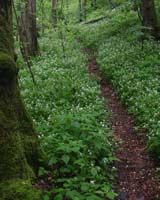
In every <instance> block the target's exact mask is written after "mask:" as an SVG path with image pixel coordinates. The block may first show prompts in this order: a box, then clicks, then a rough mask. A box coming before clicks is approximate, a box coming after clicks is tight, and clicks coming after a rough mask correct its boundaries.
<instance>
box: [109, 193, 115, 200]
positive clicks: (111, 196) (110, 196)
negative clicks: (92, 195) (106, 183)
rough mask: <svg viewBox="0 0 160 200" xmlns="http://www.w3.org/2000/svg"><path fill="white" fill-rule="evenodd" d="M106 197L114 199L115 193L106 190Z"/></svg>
mask: <svg viewBox="0 0 160 200" xmlns="http://www.w3.org/2000/svg"><path fill="white" fill-rule="evenodd" d="M107 197H108V198H109V199H111V200H114V199H115V197H116V194H115V193H114V192H111V191H110V192H108V193H107Z"/></svg>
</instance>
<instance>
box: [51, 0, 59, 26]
mask: <svg viewBox="0 0 160 200" xmlns="http://www.w3.org/2000/svg"><path fill="white" fill-rule="evenodd" d="M52 19H53V25H54V26H55V27H56V26H57V21H58V13H57V0H52Z"/></svg>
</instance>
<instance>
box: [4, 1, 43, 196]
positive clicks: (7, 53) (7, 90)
mask: <svg viewBox="0 0 160 200" xmlns="http://www.w3.org/2000/svg"><path fill="white" fill-rule="evenodd" d="M17 76H18V68H17V66H16V63H15V61H14V42H13V35H12V0H0V196H1V197H0V198H1V200H22V199H23V200H39V199H40V196H39V193H38V192H37V190H35V189H34V187H33V186H32V184H31V180H32V179H33V178H34V177H35V173H36V172H37V170H38V157H39V149H38V148H39V143H38V139H37V136H36V134H35V132H34V129H33V125H32V121H31V119H30V118H29V116H28V115H27V113H26V110H25V108H24V105H23V103H22V101H21V98H20V92H19V86H18V78H17Z"/></svg>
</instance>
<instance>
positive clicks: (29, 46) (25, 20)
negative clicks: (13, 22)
mask: <svg viewBox="0 0 160 200" xmlns="http://www.w3.org/2000/svg"><path fill="white" fill-rule="evenodd" d="M19 21H20V22H19V27H20V38H21V42H23V43H24V45H23V46H25V50H24V51H26V53H25V54H27V57H30V56H36V55H37V54H38V40H37V23H36V0H27V2H26V5H25V8H24V10H22V11H21V17H20V20H19Z"/></svg>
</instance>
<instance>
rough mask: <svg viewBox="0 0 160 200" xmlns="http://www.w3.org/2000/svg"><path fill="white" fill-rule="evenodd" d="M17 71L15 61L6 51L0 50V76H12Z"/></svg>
mask: <svg viewBox="0 0 160 200" xmlns="http://www.w3.org/2000/svg"><path fill="white" fill-rule="evenodd" d="M17 73H18V68H17V66H16V63H15V62H14V60H13V59H12V57H11V56H9V55H8V54H6V53H3V52H0V78H9V79H10V78H13V77H14V76H15V75H16V74H17Z"/></svg>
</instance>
